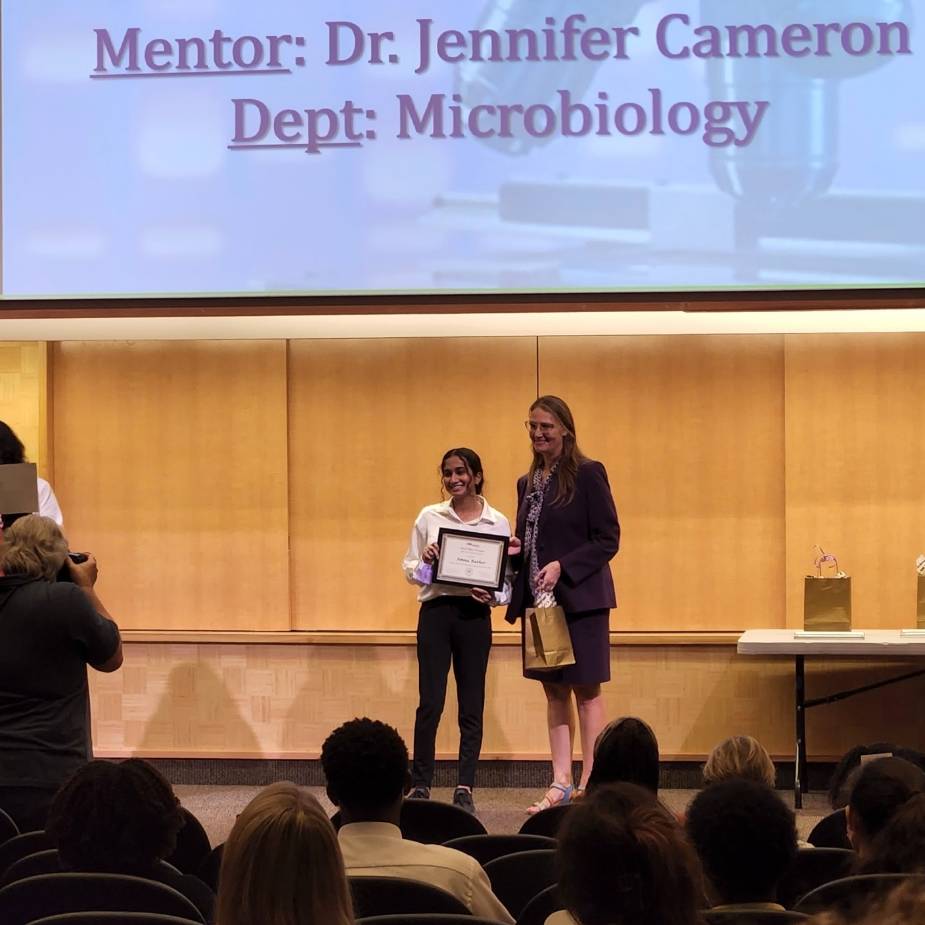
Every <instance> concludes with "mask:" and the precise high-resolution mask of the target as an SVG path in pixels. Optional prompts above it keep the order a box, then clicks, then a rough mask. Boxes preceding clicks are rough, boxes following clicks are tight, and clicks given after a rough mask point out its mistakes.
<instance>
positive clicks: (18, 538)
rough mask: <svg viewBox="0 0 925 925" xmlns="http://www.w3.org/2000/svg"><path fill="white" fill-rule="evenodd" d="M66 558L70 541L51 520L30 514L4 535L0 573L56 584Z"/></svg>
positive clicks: (0, 556)
mask: <svg viewBox="0 0 925 925" xmlns="http://www.w3.org/2000/svg"><path fill="white" fill-rule="evenodd" d="M66 558H67V540H66V539H65V538H64V534H63V533H62V532H61V528H60V527H59V526H58V525H57V524H56V523H55V522H54V521H53V520H52V519H51V518H50V517H39V515H38V514H29V515H28V516H27V517H20V518H19V519H18V520H17V521H15V522H14V523H13V524H11V525H10V526H9V527H7V528H6V529H5V530H4V531H3V542H2V543H0V570H2V571H3V573H4V574H6V575H22V576H24V577H26V578H44V579H45V580H46V581H54V580H55V576H56V575H57V574H58V571H59V569H60V568H61V566H62V565H64V560H65V559H66Z"/></svg>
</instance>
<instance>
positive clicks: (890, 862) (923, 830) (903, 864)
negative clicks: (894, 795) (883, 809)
mask: <svg viewBox="0 0 925 925" xmlns="http://www.w3.org/2000/svg"><path fill="white" fill-rule="evenodd" d="M857 873H859V874H925V793H916V794H914V795H913V796H911V797H909V799H908V800H906V802H905V803H903V805H902V806H900V807H899V808H898V809H897V810H896V812H894V813H893V815H892V817H891V818H890V820H889V821H888V822H887V823H886V825H884V827H883V828H882V829H881V830H880V831H879V832H878V833H877V835H876V836H875V837H874V838H873V839H871V842H870V846H869V849H868V851H867V853H866V857H864V858H863V859H862V860H860V861H859V864H858V869H857Z"/></svg>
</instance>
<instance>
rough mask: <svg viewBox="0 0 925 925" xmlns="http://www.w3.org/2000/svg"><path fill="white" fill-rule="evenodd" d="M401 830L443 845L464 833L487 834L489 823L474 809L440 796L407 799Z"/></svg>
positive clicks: (409, 835)
mask: <svg viewBox="0 0 925 925" xmlns="http://www.w3.org/2000/svg"><path fill="white" fill-rule="evenodd" d="M398 827H399V828H400V829H401V834H402V836H403V837H404V838H409V839H411V841H418V842H423V843H424V844H425V845H442V844H444V842H448V841H449V840H450V839H452V838H462V836H463V835H487V834H488V833H487V831H486V830H485V826H484V825H482V823H481V822H479V820H478V819H477V818H476V817H475V816H473V815H472V814H471V813H467V812H466V811H465V810H464V809H460V808H459V807H458V806H453V805H451V804H450V803H440V802H438V801H437V800H405V801H404V802H403V803H402V806H401V820H400V822H399V823H398Z"/></svg>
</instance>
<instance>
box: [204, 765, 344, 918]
mask: <svg viewBox="0 0 925 925" xmlns="http://www.w3.org/2000/svg"><path fill="white" fill-rule="evenodd" d="M216 923H217V925H353V907H352V904H351V901H350V891H349V888H348V886H347V877H346V874H345V872H344V861H343V858H342V856H341V853H340V848H339V846H338V844H337V834H336V833H335V831H334V827H333V826H332V825H331V821H330V820H329V819H328V817H327V816H326V815H325V812H324V810H323V809H322V808H321V804H320V803H319V802H318V801H317V800H316V799H315V798H314V797H313V796H312V795H311V794H310V793H309V792H308V791H307V790H304V789H302V788H301V787H297V786H296V785H295V784H291V783H279V784H273V785H271V786H270V787H267V788H266V789H265V790H262V791H261V792H260V793H258V794H257V796H256V797H254V799H253V800H251V802H250V803H249V804H248V805H247V807H246V808H245V809H244V812H242V813H241V815H240V816H238V818H237V821H236V822H235V824H234V828H233V829H232V830H231V835H229V837H228V841H227V842H226V843H225V850H224V853H223V855H222V870H221V879H220V883H219V890H218V905H217V912H216Z"/></svg>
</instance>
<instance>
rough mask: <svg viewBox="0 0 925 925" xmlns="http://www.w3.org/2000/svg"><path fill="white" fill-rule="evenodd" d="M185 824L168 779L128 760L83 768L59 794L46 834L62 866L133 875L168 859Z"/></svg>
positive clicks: (92, 762) (150, 766)
mask: <svg viewBox="0 0 925 925" xmlns="http://www.w3.org/2000/svg"><path fill="white" fill-rule="evenodd" d="M183 821H184V820H183V814H182V812H181V810H180V804H179V802H178V801H177V798H176V796H175V795H174V792H173V789H172V788H171V786H170V784H169V783H168V781H167V779H166V778H165V777H164V776H163V775H162V774H161V773H160V771H158V770H157V769H156V768H155V767H153V766H152V765H150V764H148V762H147V761H142V760H141V759H140V758H129V759H128V761H122V762H119V763H116V762H112V761H91V762H90V763H89V764H86V765H84V766H83V767H82V768H81V769H80V770H79V771H78V772H77V773H76V774H74V776H73V777H72V778H71V779H70V780H69V781H68V782H67V783H66V784H64V786H63V787H62V788H61V789H60V790H59V791H58V793H57V795H56V796H55V799H54V801H53V802H52V804H51V809H50V810H49V811H48V822H47V824H46V831H47V832H48V834H49V835H50V836H51V839H52V841H53V842H54V843H55V847H57V849H58V854H59V856H60V858H61V863H62V865H63V866H64V867H68V868H71V869H74V870H85V871H102V872H108V873H120V872H123V873H131V872H133V871H138V872H144V871H147V870H150V869H151V868H152V867H153V866H154V865H155V863H156V862H157V861H159V860H163V859H164V858H166V857H169V856H170V855H171V854H172V853H173V850H174V848H175V847H176V843H177V832H179V831H180V828H181V827H182V826H183Z"/></svg>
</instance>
